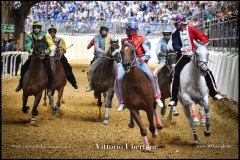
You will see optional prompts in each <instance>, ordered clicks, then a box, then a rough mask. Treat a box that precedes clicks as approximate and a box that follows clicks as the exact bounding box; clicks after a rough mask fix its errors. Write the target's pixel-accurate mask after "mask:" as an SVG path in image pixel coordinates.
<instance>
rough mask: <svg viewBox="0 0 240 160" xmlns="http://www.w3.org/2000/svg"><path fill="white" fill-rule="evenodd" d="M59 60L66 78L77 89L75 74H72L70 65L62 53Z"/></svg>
mask: <svg viewBox="0 0 240 160" xmlns="http://www.w3.org/2000/svg"><path fill="white" fill-rule="evenodd" d="M61 62H62V64H63V68H64V70H65V72H66V77H67V80H68V81H69V82H70V83H71V84H72V86H73V87H74V88H75V89H78V86H77V81H76V79H75V76H74V75H73V72H72V67H71V66H70V64H69V63H68V60H67V58H66V57H65V56H64V55H63V56H62V57H61Z"/></svg>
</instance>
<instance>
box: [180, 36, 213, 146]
mask: <svg viewBox="0 0 240 160" xmlns="http://www.w3.org/2000/svg"><path fill="white" fill-rule="evenodd" d="M194 44H195V46H196V48H197V49H196V52H195V53H194V54H193V55H192V58H191V59H192V61H190V62H189V63H188V64H186V65H185V66H184V68H183V69H182V71H181V74H180V89H179V92H178V99H179V101H180V103H181V104H182V107H183V111H184V113H185V115H186V117H187V118H188V121H189V123H190V126H191V128H192V132H193V136H194V142H195V143H197V144H199V143H200V142H199V139H198V135H197V132H196V130H195V128H194V122H198V121H199V120H198V118H197V113H196V110H195V104H199V105H200V106H201V108H200V114H203V113H204V111H205V113H206V122H205V124H206V129H205V130H204V135H205V136H210V134H211V129H210V116H209V104H208V87H207V84H206V81H205V78H204V76H205V75H206V72H207V70H208V66H207V63H208V55H209V53H208V50H207V48H206V46H207V45H208V44H209V43H208V44H205V45H201V44H198V43H197V42H195V41H194ZM190 107H191V109H192V116H193V117H194V119H193V118H192V116H191V112H190Z"/></svg>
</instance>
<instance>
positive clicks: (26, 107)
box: [22, 92, 30, 113]
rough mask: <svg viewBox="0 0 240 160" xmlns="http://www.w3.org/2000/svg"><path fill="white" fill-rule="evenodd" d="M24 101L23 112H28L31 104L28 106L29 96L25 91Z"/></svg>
mask: <svg viewBox="0 0 240 160" xmlns="http://www.w3.org/2000/svg"><path fill="white" fill-rule="evenodd" d="M22 101H23V105H22V111H23V113H28V110H29V108H30V107H29V106H27V101H28V96H27V95H26V94H24V92H23V95H22Z"/></svg>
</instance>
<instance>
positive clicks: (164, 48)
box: [153, 26, 173, 75]
mask: <svg viewBox="0 0 240 160" xmlns="http://www.w3.org/2000/svg"><path fill="white" fill-rule="evenodd" d="M162 34H163V38H161V39H160V40H159V42H158V44H157V48H156V55H157V57H158V66H157V67H156V68H155V69H154V71H153V73H154V74H155V75H158V73H159V72H160V70H161V69H162V67H163V66H164V65H165V63H166V53H167V52H169V51H171V50H172V51H173V48H172V40H171V35H172V28H171V27H170V26H164V27H163V29H162Z"/></svg>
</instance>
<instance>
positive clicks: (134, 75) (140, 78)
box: [121, 42, 162, 149]
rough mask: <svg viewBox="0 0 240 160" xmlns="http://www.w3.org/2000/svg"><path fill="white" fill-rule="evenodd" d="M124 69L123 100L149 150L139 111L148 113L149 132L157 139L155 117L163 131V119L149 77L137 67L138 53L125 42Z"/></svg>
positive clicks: (123, 52) (122, 52) (122, 51)
mask: <svg viewBox="0 0 240 160" xmlns="http://www.w3.org/2000/svg"><path fill="white" fill-rule="evenodd" d="M121 55H122V64H123V68H124V70H125V72H126V71H129V69H130V71H129V72H127V73H126V74H125V75H124V78H123V98H124V100H125V104H126V106H127V108H128V109H129V111H130V113H131V116H132V117H133V118H134V120H135V121H136V122H137V124H138V126H139V128H140V132H141V135H142V136H143V139H144V146H145V149H149V143H148V139H147V130H146V129H145V127H144V125H143V122H142V120H141V118H140V115H139V110H144V111H145V112H146V113H147V118H148V122H149V123H150V126H149V130H150V131H151V133H152V137H154V138H155V137H156V133H155V125H154V122H153V116H154V115H155V118H156V123H157V125H156V127H157V129H162V123H161V119H160V118H159V116H158V112H157V106H156V102H155V100H154V90H153V86H152V84H151V82H150V80H149V79H148V77H147V76H146V75H145V74H144V73H143V72H142V71H141V70H140V69H138V68H137V67H134V66H136V53H135V48H134V46H133V45H132V44H130V43H126V42H124V45H123V46H122V49H121Z"/></svg>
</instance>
